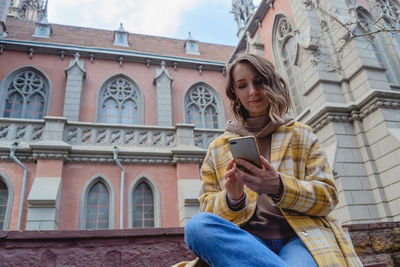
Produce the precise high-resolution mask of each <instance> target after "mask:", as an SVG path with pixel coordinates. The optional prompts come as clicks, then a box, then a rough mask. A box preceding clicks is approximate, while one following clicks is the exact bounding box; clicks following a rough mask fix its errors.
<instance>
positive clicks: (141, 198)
mask: <svg viewBox="0 0 400 267" xmlns="http://www.w3.org/2000/svg"><path fill="white" fill-rule="evenodd" d="M128 192H129V195H128V227H130V228H151V227H161V211H160V191H159V189H158V186H157V184H156V183H155V181H154V180H153V179H151V178H150V177H148V176H147V175H145V174H142V175H139V176H138V177H137V178H136V179H135V180H134V181H133V182H132V184H131V185H130V187H129V191H128Z"/></svg>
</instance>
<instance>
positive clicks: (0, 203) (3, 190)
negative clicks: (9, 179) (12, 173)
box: [0, 180, 8, 230]
mask: <svg viewBox="0 0 400 267" xmlns="http://www.w3.org/2000/svg"><path fill="white" fill-rule="evenodd" d="M7 204H8V188H7V186H6V184H5V183H4V182H3V181H1V180H0V230H3V227H4V223H5V220H6V211H7Z"/></svg>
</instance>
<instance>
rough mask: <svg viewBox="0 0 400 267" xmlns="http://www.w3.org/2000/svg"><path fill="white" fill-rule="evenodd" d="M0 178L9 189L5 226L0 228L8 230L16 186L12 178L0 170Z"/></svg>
mask: <svg viewBox="0 0 400 267" xmlns="http://www.w3.org/2000/svg"><path fill="white" fill-rule="evenodd" d="M0 180H1V181H2V182H3V183H4V184H5V185H6V186H7V189H8V199H7V209H6V213H5V217H4V224H3V228H0V230H4V231H7V230H8V229H9V227H10V216H11V210H12V206H13V201H14V186H13V183H12V181H11V180H10V178H8V176H7V175H6V174H5V173H4V172H2V171H0Z"/></svg>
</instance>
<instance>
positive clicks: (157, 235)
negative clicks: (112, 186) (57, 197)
mask: <svg viewBox="0 0 400 267" xmlns="http://www.w3.org/2000/svg"><path fill="white" fill-rule="evenodd" d="M345 227H347V228H348V229H349V230H350V234H351V237H352V239H353V243H354V246H355V249H356V251H357V253H358V255H359V256H360V258H361V260H362V262H363V263H364V264H367V265H368V266H381V265H373V264H376V263H386V265H387V266H400V222H396V223H378V224H358V225H348V226H345ZM193 258H194V255H193V254H192V253H191V252H190V251H189V250H188V248H187V247H186V245H185V243H184V241H183V228H156V229H127V230H92V231H84V230H80V231H75V230H74V231H25V232H17V231H9V232H6V231H2V232H0V266H7V267H13V266H46V267H48V266H107V267H113V266H128V265H129V266H159V267H164V266H171V265H172V264H174V263H176V262H179V261H183V260H190V259H193Z"/></svg>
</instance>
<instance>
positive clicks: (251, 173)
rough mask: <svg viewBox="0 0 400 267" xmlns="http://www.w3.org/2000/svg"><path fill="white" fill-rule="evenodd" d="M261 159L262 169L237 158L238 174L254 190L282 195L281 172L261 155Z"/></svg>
mask: <svg viewBox="0 0 400 267" xmlns="http://www.w3.org/2000/svg"><path fill="white" fill-rule="evenodd" d="M260 159H261V163H262V164H263V168H262V169H260V168H258V167H257V166H255V165H253V164H251V163H250V162H248V161H246V160H243V159H237V161H236V165H237V166H240V168H236V170H237V171H236V176H237V177H238V179H240V180H242V181H243V182H244V184H246V185H247V186H248V187H249V188H250V189H251V190H253V191H254V192H257V193H260V194H264V193H265V194H272V195H280V193H281V188H282V182H281V180H280V178H279V173H278V172H277V171H276V170H275V168H274V167H273V166H272V165H271V164H270V163H269V162H268V160H266V159H265V158H264V157H262V156H261V157H260ZM228 166H229V165H228Z"/></svg>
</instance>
